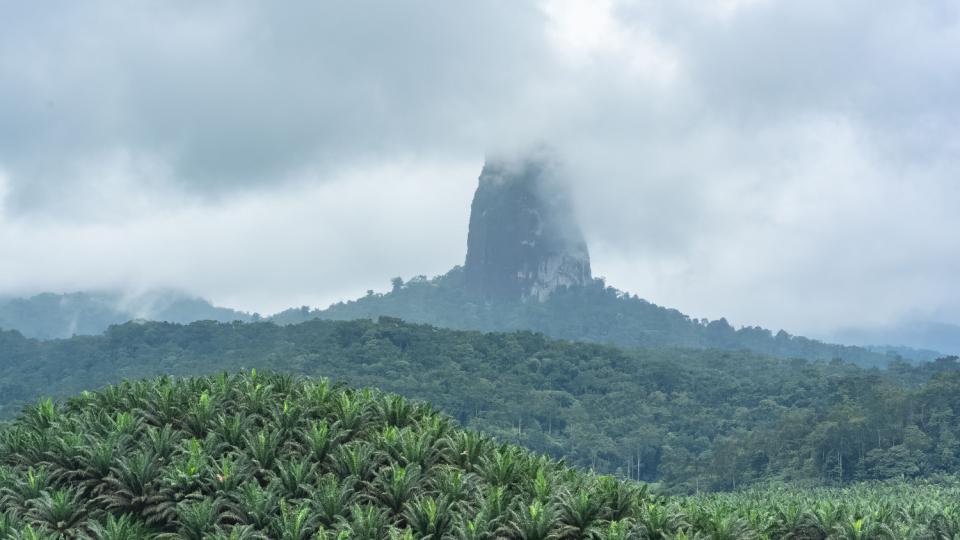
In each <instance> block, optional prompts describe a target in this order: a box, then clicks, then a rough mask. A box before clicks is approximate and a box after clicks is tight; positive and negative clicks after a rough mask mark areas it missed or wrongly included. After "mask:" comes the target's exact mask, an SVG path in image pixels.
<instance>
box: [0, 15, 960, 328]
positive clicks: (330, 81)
mask: <svg viewBox="0 0 960 540" xmlns="http://www.w3.org/2000/svg"><path fill="white" fill-rule="evenodd" d="M958 6H960V4H958V3H957V2H956V1H955V0H939V1H938V0H903V1H893V0H803V1H792V0H790V1H787V0H783V1H774V0H670V1H660V2H657V1H652V0H640V1H636V2H628V1H616V0H606V1H605V0H544V1H541V2H521V1H515V0H509V1H508V0H501V1H495V0H491V1H485V0H469V1H462V2H461V1H449V0H435V1H408V2H392V1H378V2H373V1H363V0H352V1H350V2H314V1H304V2H283V3H276V2H266V1H264V2H253V1H249V2H233V1H230V2H190V1H183V2H177V1H157V2H119V3H118V2H96V1H90V2H72V1H66V0H65V1H62V2H5V1H0V11H2V13H0V254H2V255H0V295H2V294H7V295H9V294H18V295H19V294H29V293H35V292H39V291H45V290H52V291H73V290H80V289H105V288H124V289H128V290H144V289H147V288H151V287H158V286H162V287H172V288H179V289H183V290H185V291H188V292H190V293H194V294H199V295H202V296H205V297H208V298H211V299H212V300H214V301H215V302H216V303H218V304H221V305H228V306H231V307H237V308H240V309H245V310H256V311H259V312H262V313H271V312H274V311H277V310H280V309H283V308H285V307H288V306H295V305H302V304H307V305H313V306H325V305H327V304H329V303H330V302H332V301H337V300H340V299H349V298H352V297H356V296H358V295H362V294H363V292H364V291H365V290H366V289H368V288H373V289H377V290H385V289H387V288H388V287H389V279H390V278H391V277H393V276H397V275H400V276H403V277H405V278H407V277H410V276H412V275H416V274H427V275H435V274H439V273H442V272H444V271H446V270H447V269H449V268H450V267H452V266H453V265H455V264H461V263H462V261H463V257H464V254H465V250H466V233H467V229H466V227H467V219H468V211H469V203H470V198H471V196H472V193H473V190H474V189H475V187H476V181H477V176H478V175H479V172H480V168H481V166H482V164H483V160H484V156H485V155H487V154H491V153H500V152H513V151H522V150H523V149H524V148H528V147H531V146H533V145H539V144H549V145H551V146H553V147H555V148H556V149H557V150H558V153H559V154H560V155H561V156H562V157H563V160H564V162H565V167H566V172H567V177H568V179H569V181H570V182H571V185H572V189H573V190H574V193H575V195H576V197H575V199H576V204H577V211H578V213H579V214H580V217H581V220H582V225H583V228H584V231H585V234H586V235H587V239H588V242H589V244H590V249H591V254H592V258H593V266H594V273H595V274H596V275H600V276H605V277H606V278H607V280H608V283H610V284H612V285H615V286H617V287H618V288H621V289H625V290H628V291H630V292H634V293H636V294H638V295H640V296H642V297H644V298H647V299H649V300H651V301H653V302H656V303H659V304H662V305H667V306H670V307H676V308H678V309H681V310H682V311H684V312H686V313H688V314H690V315H693V316H696V317H708V318H719V317H721V316H725V317H727V318H728V319H729V320H730V321H731V322H732V323H734V324H735V325H746V324H750V325H752V324H761V325H764V326H768V327H771V328H773V329H779V328H786V329H787V330H789V331H791V332H795V333H813V334H817V333H824V332H828V331H830V330H831V329H834V328H837V327H843V326H849V325H880V324H886V323H891V322H896V321H900V320H909V319H935V320H940V321H945V322H953V323H960V280H958V279H957V276H958V275H960V214H958V212H957V208H958V202H960V177H958V171H960V168H958V166H960V53H958V51H960V21H958V17H960V12H958V11H960V10H958Z"/></svg>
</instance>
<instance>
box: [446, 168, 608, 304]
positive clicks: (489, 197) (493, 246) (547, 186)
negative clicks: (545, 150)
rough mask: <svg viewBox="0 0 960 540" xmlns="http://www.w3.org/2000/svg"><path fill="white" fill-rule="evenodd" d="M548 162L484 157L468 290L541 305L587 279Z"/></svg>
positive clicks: (571, 219)
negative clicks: (535, 301) (565, 289)
mask: <svg viewBox="0 0 960 540" xmlns="http://www.w3.org/2000/svg"><path fill="white" fill-rule="evenodd" d="M555 172H556V168H555V166H554V165H553V164H552V162H551V161H550V160H549V159H544V158H527V159H523V160H519V161H510V160H488V161H487V163H486V164H485V165H484V167H483V171H482V172H481V173H480V184H479V186H478V187H477V191H476V193H475V194H474V197H473V204H472V205H471V207H470V230H469V233H468V237H467V260H466V263H465V264H464V272H465V279H466V285H467V287H468V288H469V289H470V290H471V291H473V292H474V293H477V294H479V295H481V296H483V297H485V298H488V299H494V300H527V299H536V300H539V301H543V300H546V298H547V297H548V296H549V295H550V293H552V292H553V291H554V290H556V289H557V288H558V287H572V286H577V285H583V284H585V283H587V282H589V281H590V280H591V275H590V255H589V253H588V251H587V244H586V242H584V240H583V234H582V233H581V231H580V227H579V225H578V223H577V220H576V218H575V216H574V213H573V209H572V205H571V203H570V197H569V193H568V191H567V190H566V189H565V187H564V185H563V184H562V183H561V182H558V181H556V178H555Z"/></svg>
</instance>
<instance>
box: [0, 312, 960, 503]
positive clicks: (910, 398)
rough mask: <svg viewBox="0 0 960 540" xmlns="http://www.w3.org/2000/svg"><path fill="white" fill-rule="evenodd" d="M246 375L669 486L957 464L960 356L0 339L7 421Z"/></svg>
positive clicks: (358, 339)
mask: <svg viewBox="0 0 960 540" xmlns="http://www.w3.org/2000/svg"><path fill="white" fill-rule="evenodd" d="M254 367H256V368H269V369H275V370H280V371H284V372H288V373H293V374H306V375H323V376H329V377H331V378H333V379H335V380H339V381H344V382H348V383H350V384H353V385H356V386H375V387H378V388H381V389H383V390H385V391H390V392H396V393H400V394H402V395H405V396H408V397H412V398H416V399H423V400H428V401H430V402H431V403H433V404H434V405H436V406H437V407H438V408H439V409H440V410H442V411H444V412H445V413H447V414H449V415H451V416H453V417H454V418H455V419H457V420H458V421H459V422H460V423H461V424H462V425H464V426H467V427H470V428H475V429H479V430H481V431H483V432H485V433H488V434H491V435H494V436H497V437H498V438H500V439H501V440H505V441H511V442H516V443H520V444H523V445H524V446H527V447H530V448H532V449H534V450H537V451H541V452H545V453H547V454H549V455H551V456H553V457H557V458H559V457H564V458H566V459H567V461H568V462H569V463H571V464H573V465H577V466H580V467H584V468H594V469H597V470H599V471H602V472H607V473H614V474H618V475H620V476H623V477H630V478H634V479H639V480H643V481H647V482H659V483H661V484H662V485H663V487H664V489H665V490H668V491H671V492H680V493H685V492H694V491H696V490H698V489H699V490H728V489H734V488H737V487H741V486H744V485H748V484H756V483H762V482H766V481H770V480H789V481H800V482H805V483H809V484H818V485H824V484H826V485H835V484H847V483H850V482H853V481H858V480H869V479H885V478H900V477H907V478H922V477H930V476H931V475H937V474H944V473H951V472H953V471H956V470H957V467H958V466H960V439H958V434H960V425H958V424H960V420H958V418H957V417H956V416H955V414H954V411H960V401H958V400H960V372H958V365H957V362H956V360H955V359H944V360H942V361H938V362H935V363H928V364H922V365H920V366H915V367H914V366H910V365H907V364H902V363H901V364H895V365H894V366H893V367H892V368H891V369H889V370H865V369H862V368H858V367H856V366H853V365H850V364H846V363H841V362H808V361H805V360H780V359H776V358H769V357H763V356H759V355H756V354H753V353H749V352H745V351H723V350H713V349H675V348H661V349H643V350H625V349H619V348H615V347H610V346H603V345H597V344H588V343H571V342H565V341H557V340H551V339H548V338H546V337H544V336H542V335H539V334H533V333H529V332H516V333H492V334H485V333H480V332H465V331H452V330H443V329H438V328H435V327H430V326H423V325H413V324H407V323H403V322H401V321H399V320H396V319H381V320H380V321H379V322H373V321H366V320H361V321H348V322H339V321H311V322H307V323H303V324H299V325H289V326H277V325H274V324H270V323H256V324H242V323H235V324H218V323H212V322H207V323H194V324H191V325H186V326H181V325H175V324H167V323H142V324H141V323H129V324H125V325H121V326H116V327H113V328H111V329H110V330H109V331H108V332H107V333H106V334H105V335H103V336H85V337H76V338H72V339H69V340H54V341H38V340H30V339H25V338H23V337H22V336H20V335H19V334H17V333H15V332H3V333H0V415H3V416H6V417H8V418H9V417H11V416H12V415H13V414H14V413H15V412H16V411H17V410H19V409H20V407H22V406H23V405H24V404H27V403H31V402H35V400H36V399H37V398H38V397H39V396H41V395H54V396H68V395H72V394H75V393H77V392H80V391H82V390H84V389H89V388H99V387H101V386H103V385H104V384H107V383H115V382H119V381H120V380H122V379H124V378H142V377H152V376H157V375H162V374H174V375H204V374H211V373H216V372H218V371H223V370H227V371H235V370H239V369H249V368H254Z"/></svg>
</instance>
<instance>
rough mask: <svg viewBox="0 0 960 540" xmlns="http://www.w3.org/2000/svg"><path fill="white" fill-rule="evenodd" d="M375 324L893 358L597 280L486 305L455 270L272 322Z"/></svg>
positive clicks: (784, 354)
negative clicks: (663, 302) (389, 320)
mask: <svg viewBox="0 0 960 540" xmlns="http://www.w3.org/2000/svg"><path fill="white" fill-rule="evenodd" d="M379 316H389V317H397V318H400V319H403V320H406V321H411V322H417V323H423V324H430V325H434V326H440V327H443V328H454V329H460V330H481V331H487V332H501V331H513V330H532V331H534V332H542V333H544V334H546V335H548V336H550V337H554V338H559V339H569V340H572V341H589V342H593V343H607V344H611V345H617V346H621V347H691V348H693V347H695V348H717V349H728V350H739V349H747V350H750V351H753V352H755V353H759V354H764V355H768V356H776V357H780V358H806V359H808V360H832V359H834V358H841V359H843V360H845V361H847V362H852V363H855V364H858V365H861V366H864V367H885V366H886V365H887V363H888V362H889V361H890V360H891V359H892V358H895V356H892V355H887V354H883V353H881V352H875V351H870V350H868V349H865V348H862V347H850V346H844V345H834V344H828V343H823V342H820V341H817V340H813V339H808V338H804V337H800V336H792V335H790V334H788V333H787V332H785V331H783V330H780V331H779V332H777V333H773V332H771V331H770V330H767V329H764V328H760V327H744V328H740V329H735V328H734V327H733V326H731V325H730V324H729V323H728V322H727V321H726V320H724V319H719V320H715V321H708V320H706V319H696V318H691V317H689V316H687V315H684V314H683V313H681V312H679V311H677V310H675V309H668V308H665V307H661V306H658V305H656V304H652V303H650V302H647V301H646V300H643V299H641V298H638V297H637V296H634V295H630V294H627V293H625V292H623V291H619V290H617V289H614V288H612V287H606V286H605V284H604V282H603V281H602V280H594V281H593V282H591V283H590V284H588V285H585V286H582V287H570V288H561V289H558V290H557V291H555V292H554V293H553V294H551V295H550V297H549V298H547V299H546V300H545V301H543V302H538V301H533V300H530V301H519V300H518V301H513V302H511V301H508V300H502V299H501V300H497V301H486V300H482V299H480V298H478V297H477V296H476V295H474V294H471V293H470V292H469V290H468V288H467V287H466V286H465V284H464V272H463V269H462V268H460V267H457V268H454V269H453V270H451V271H450V272H449V273H447V274H445V275H443V276H438V277H436V278H433V279H426V278H424V277H422V276H421V277H418V278H415V279H412V280H410V281H409V282H407V283H403V282H402V281H401V280H400V279H399V278H396V279H395V280H394V286H393V289H392V290H391V291H390V292H387V293H384V294H377V293H373V292H370V293H369V294H368V295H367V296H365V297H363V298H360V299H357V300H354V301H350V302H343V303H338V304H334V305H332V306H330V307H329V308H327V309H324V310H310V309H307V308H300V309H290V310H287V311H284V312H281V313H278V314H276V315H274V316H273V317H271V320H273V321H275V322H277V323H280V324H291V323H298V322H303V321H306V320H310V319H314V318H320V319H333V320H351V319H360V318H376V317H379ZM923 358H924V359H927V360H931V359H933V358H932V357H930V356H925V357H923Z"/></svg>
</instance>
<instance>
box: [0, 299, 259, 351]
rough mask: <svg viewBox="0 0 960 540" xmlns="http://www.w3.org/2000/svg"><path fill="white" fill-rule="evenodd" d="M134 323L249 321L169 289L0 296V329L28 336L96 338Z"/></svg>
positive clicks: (245, 315)
mask: <svg viewBox="0 0 960 540" xmlns="http://www.w3.org/2000/svg"><path fill="white" fill-rule="evenodd" d="M134 319H146V320H155V321H167V322H176V323H190V322H193V321H199V320H214V321H221V322H230V321H234V320H238V321H247V320H250V315H248V314H246V313H242V312H238V311H234V310H232V309H227V308H221V307H215V306H213V305H212V304H210V302H208V301H206V300H203V299H200V298H195V297H191V296H188V295H184V294H181V293H176V292H173V291H152V292H149V293H146V294H140V295H133V296H130V295H122V294H119V293H110V292H75V293H70V294H53V293H43V294H38V295H35V296H31V297H29V298H7V299H2V298H0V329H6V330H17V331H19V332H20V333H22V334H23V335H25V336H27V337H35V338H40V339H56V338H66V337H70V336H73V335H93V334H100V333H102V332H103V331H104V330H106V329H107V327H109V326H110V325H113V324H122V323H125V322H128V321H131V320H134Z"/></svg>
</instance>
